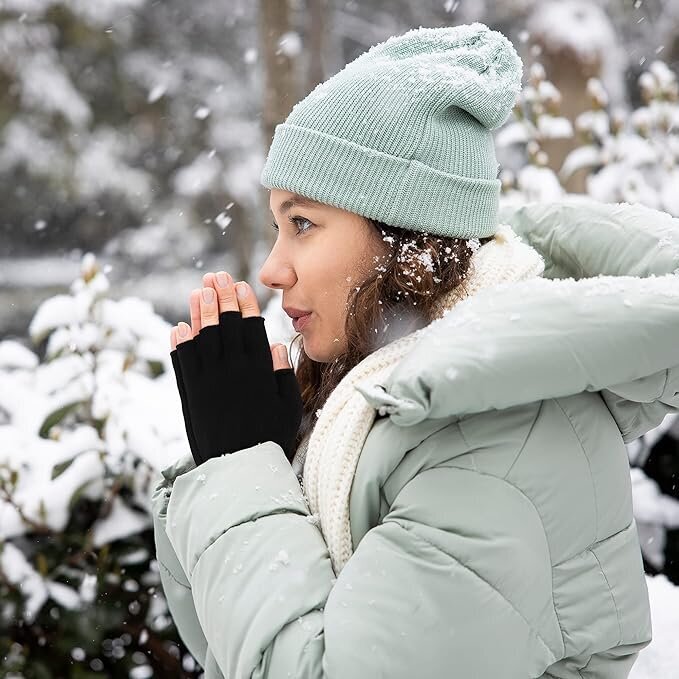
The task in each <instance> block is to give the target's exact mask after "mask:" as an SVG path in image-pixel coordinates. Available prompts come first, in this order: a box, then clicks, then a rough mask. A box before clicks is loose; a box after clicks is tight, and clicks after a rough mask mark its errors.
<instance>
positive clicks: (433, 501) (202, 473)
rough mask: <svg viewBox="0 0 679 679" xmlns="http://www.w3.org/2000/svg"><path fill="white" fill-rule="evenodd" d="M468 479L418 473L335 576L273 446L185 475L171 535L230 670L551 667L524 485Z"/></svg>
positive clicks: (539, 554)
mask: <svg viewBox="0 0 679 679" xmlns="http://www.w3.org/2000/svg"><path fill="white" fill-rule="evenodd" d="M470 474H471V473H470V472H468V471H466V470H460V469H452V468H436V469H434V470H429V471H425V472H422V473H420V474H419V475H418V476H417V477H416V478H415V479H413V480H412V481H411V482H410V483H408V484H407V485H406V486H405V487H404V488H403V489H402V491H401V492H400V493H399V495H398V497H397V498H396V499H395V500H394V502H393V504H392V506H391V510H390V511H389V513H388V514H387V516H386V517H385V518H384V521H383V523H381V524H380V525H378V526H376V527H374V528H373V529H372V530H370V531H369V532H368V533H367V534H366V535H365V536H364V538H363V539H362V540H361V542H360V544H359V545H358V546H357V549H356V551H355V553H354V554H353V556H352V557H351V559H350V560H349V561H348V562H347V564H346V565H345V567H344V569H343V570H342V571H341V573H340V574H339V577H337V578H335V576H334V573H333V571H332V567H331V563H330V559H329V555H328V551H327V546H326V544H325V541H324V540H323V536H322V534H321V532H320V530H319V527H318V526H317V525H316V523H315V521H314V520H313V517H311V516H310V515H309V510H308V507H307V505H306V502H305V500H304V498H303V496H302V495H301V493H300V488H299V484H298V482H297V478H296V477H295V475H294V473H293V471H292V469H291V467H290V465H289V463H288V461H287V460H286V458H285V456H284V454H283V451H282V449H281V448H280V446H278V445H277V444H274V443H271V442H267V443H264V444H259V445H257V446H254V447H252V448H249V449H246V450H243V451H238V452H236V453H233V454H231V455H227V456H223V457H221V458H214V459H211V460H208V461H207V462H206V463H205V464H203V465H201V466H200V468H199V469H195V470H191V471H189V472H188V473H186V474H183V475H182V476H181V477H179V478H178V479H177V480H176V481H175V484H174V487H173V490H172V496H171V498H170V501H169V506H168V512H167V514H168V529H167V530H168V537H169V540H170V542H171V543H172V546H173V548H174V552H175V553H176V555H177V557H178V560H179V564H180V565H181V568H182V569H183V571H184V572H185V573H186V576H187V580H188V582H189V585H190V587H191V592H192V595H193V599H194V602H195V610H196V613H197V617H198V620H199V621H200V625H201V627H202V629H203V630H204V633H205V637H206V639H207V643H208V646H209V653H211V654H214V657H215V659H216V662H217V664H218V666H219V669H220V670H221V672H222V673H223V675H224V676H226V677H229V678H230V679H246V678H248V679H249V678H251V677H252V678H256V679H265V678H266V679H287V678H288V677H296V678H298V679H306V678H309V679H311V678H318V679H321V678H326V677H327V678H332V679H343V678H346V677H390V679H400V678H403V679H406V678H408V679H411V678H412V677H414V676H417V677H420V678H422V679H434V677H435V678H436V679H440V677H442V676H449V677H460V678H466V677H470V676H474V677H476V678H477V679H491V678H492V679H496V677H498V676H502V677H504V678H505V679H525V677H527V676H539V675H540V674H542V672H543V671H544V669H545V668H546V667H547V666H549V665H550V664H551V663H552V662H554V659H555V653H556V652H559V651H560V650H561V649H559V648H558V647H556V648H555V646H557V642H556V641H554V640H555V639H560V637H559V636H558V624H557V623H556V621H555V618H554V612H553V606H552V603H551V570H550V567H549V556H548V552H547V546H546V540H545V536H544V530H543V529H542V526H541V523H540V520H539V517H538V516H537V514H536V512H535V509H534V508H533V506H532V504H531V503H530V502H528V501H527V500H526V499H525V498H524V496H523V495H521V494H520V493H519V492H518V491H516V490H514V489H512V487H511V486H509V485H508V484H506V483H505V482H503V481H499V480H489V479H488V478H485V477H483V476H482V475H480V474H474V475H473V476H470ZM456 493H458V494H459V495H460V498H461V499H460V500H459V502H458V503H457V504H456V507H457V508H458V511H451V510H450V498H451V494H452V496H453V497H454V496H455V494H456ZM475 493H478V495H477V496H476V497H477V498H478V497H481V496H484V497H487V498H489V499H487V500H485V501H484V504H487V505H488V506H487V507H486V508H485V509H484V510H483V511H481V512H479V511H478V502H474V503H472V504H471V506H469V507H467V506H466V503H467V502H468V499H469V496H470V494H475ZM488 493H490V495H488ZM473 507H476V508H477V509H473ZM446 508H447V509H446ZM545 629H549V630H552V631H553V632H554V636H553V638H550V639H546V638H545V637H544V636H543V633H544V630H545ZM489 650H490V652H489Z"/></svg>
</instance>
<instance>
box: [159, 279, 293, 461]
mask: <svg viewBox="0 0 679 679" xmlns="http://www.w3.org/2000/svg"><path fill="white" fill-rule="evenodd" d="M237 288H238V290H237ZM241 292H242V294H241ZM189 309H190V314H191V325H190V326H189V325H188V324H187V323H184V322H180V323H179V324H178V325H176V326H173V327H172V330H171V332H170V336H171V337H170V343H171V351H170V356H171V358H172V366H173V368H174V371H175V376H176V378H177V388H178V389H179V394H180V397H181V403H182V412H183V414H184V423H185V425H186V434H187V437H188V440H189V445H190V446H191V453H192V455H193V458H194V460H195V462H196V465H200V464H201V463H202V462H205V461H206V460H207V459H209V458H211V457H219V456H220V455H223V454H225V453H232V452H235V451H237V450H242V449H244V448H250V447H251V446H254V445H256V444H257V443H263V442H265V441H274V442H275V443H278V444H279V445H280V446H281V448H283V450H284V451H285V453H286V455H288V457H290V456H291V453H292V450H293V447H294V442H295V439H296V436H297V431H298V429H299V426H300V423H301V420H302V397H301V393H300V390H299V385H298V384H297V378H296V377H295V373H294V370H293V368H292V367H291V366H290V363H289V362H288V357H287V350H286V348H285V345H283V344H281V345H273V346H270V345H269V340H268V337H267V334H266V330H265V328H264V319H263V318H262V316H261V315H260V310H259V304H258V302H257V298H256V297H255V293H254V291H253V290H252V288H251V287H250V286H249V285H248V284H247V283H243V282H239V283H238V284H237V286H236V284H234V281H233V279H232V278H231V276H230V275H229V274H228V273H226V272H224V271H220V272H218V273H217V274H216V275H215V274H214V273H212V272H210V273H206V274H205V275H204V276H203V288H202V289H199V288H197V289H195V290H193V291H192V292H191V296H190V300H189ZM281 349H282V351H281V354H280V355H279V353H278V351H279V350H281Z"/></svg>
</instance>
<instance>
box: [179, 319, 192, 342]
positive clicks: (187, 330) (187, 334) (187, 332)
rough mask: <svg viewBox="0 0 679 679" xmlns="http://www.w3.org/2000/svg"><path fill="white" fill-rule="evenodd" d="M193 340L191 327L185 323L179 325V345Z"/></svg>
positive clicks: (181, 322)
mask: <svg viewBox="0 0 679 679" xmlns="http://www.w3.org/2000/svg"><path fill="white" fill-rule="evenodd" d="M190 339H192V338H191V326H190V325H189V324H188V323H184V321H180V322H179V324H178V325H177V344H182V343H183V342H188V341H189V340H190Z"/></svg>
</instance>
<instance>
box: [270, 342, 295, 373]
mask: <svg viewBox="0 0 679 679" xmlns="http://www.w3.org/2000/svg"><path fill="white" fill-rule="evenodd" d="M270 348H271V355H272V357H273V369H274V370H283V369H284V368H290V367H292V366H291V365H290V362H289V361H288V350H287V348H286V346H285V344H275V345H273V346H271V347H270Z"/></svg>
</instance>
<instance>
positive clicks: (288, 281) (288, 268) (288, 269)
mask: <svg viewBox="0 0 679 679" xmlns="http://www.w3.org/2000/svg"><path fill="white" fill-rule="evenodd" d="M275 251H276V246H275V245H274V247H273V250H272V251H271V252H270V253H269V256H268V257H267V258H266V261H265V262H264V264H262V267H261V269H260V270H259V274H258V276H257V277H258V278H259V280H260V282H261V283H262V284H263V285H266V287H267V288H272V289H273V290H279V289H281V288H288V287H291V286H292V285H294V282H295V273H294V269H293V267H292V265H291V264H290V262H286V261H284V260H283V259H282V258H281V257H280V256H279V255H278V254H277V253H276V252H275Z"/></svg>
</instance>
